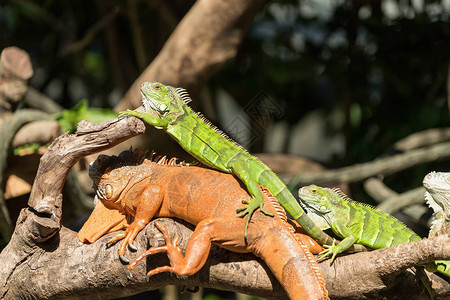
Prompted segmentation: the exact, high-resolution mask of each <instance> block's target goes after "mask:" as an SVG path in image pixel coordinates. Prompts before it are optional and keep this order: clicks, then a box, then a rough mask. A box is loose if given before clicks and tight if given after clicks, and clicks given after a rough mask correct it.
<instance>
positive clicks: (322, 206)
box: [298, 185, 333, 230]
mask: <svg viewBox="0 0 450 300" xmlns="http://www.w3.org/2000/svg"><path fill="white" fill-rule="evenodd" d="M329 191H332V190H329V189H327V188H321V187H319V186H317V185H308V186H304V187H302V188H300V189H299V190H298V196H299V198H300V202H301V203H302V204H303V206H305V208H306V211H307V212H308V216H309V217H310V218H311V219H312V220H313V222H314V223H315V224H316V225H317V226H319V227H320V228H321V229H322V230H325V229H327V228H330V225H329V223H328V222H330V221H331V213H332V212H333V210H332V208H333V203H332V201H333V197H332V194H331V193H330V192H329Z"/></svg>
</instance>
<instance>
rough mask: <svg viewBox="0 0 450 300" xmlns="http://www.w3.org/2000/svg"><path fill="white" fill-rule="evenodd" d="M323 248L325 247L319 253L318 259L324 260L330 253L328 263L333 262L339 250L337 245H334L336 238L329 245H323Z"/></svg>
mask: <svg viewBox="0 0 450 300" xmlns="http://www.w3.org/2000/svg"><path fill="white" fill-rule="evenodd" d="M323 247H324V248H326V250H323V251H322V252H320V253H319V255H320V256H319V261H321V260H324V259H326V258H327V256H329V255H332V256H331V260H330V265H331V264H332V263H333V261H334V259H335V258H336V255H338V253H340V251H339V246H338V245H336V240H333V244H332V245H331V246H329V245H323Z"/></svg>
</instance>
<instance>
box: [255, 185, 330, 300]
mask: <svg viewBox="0 0 450 300" xmlns="http://www.w3.org/2000/svg"><path fill="white" fill-rule="evenodd" d="M261 189H262V192H263V194H264V195H265V196H266V197H267V198H268V199H269V201H270V203H271V204H272V206H273V207H274V209H275V211H276V213H277V215H278V217H279V218H280V219H281V221H282V223H283V225H284V226H285V227H286V229H287V231H288V232H290V233H291V234H292V235H293V237H294V239H295V241H297V244H298V246H299V248H300V249H301V251H300V253H302V254H304V255H305V256H306V259H307V260H308V264H307V265H309V267H310V268H311V269H310V270H309V272H307V273H308V274H309V275H311V276H313V277H314V279H313V280H314V281H315V282H317V283H319V286H320V290H321V292H322V296H321V297H322V299H329V298H328V291H327V289H326V286H325V279H324V278H323V275H322V272H321V271H320V268H319V264H318V263H317V260H316V259H315V258H314V256H313V255H312V253H311V251H310V248H309V247H308V246H307V245H306V244H305V243H304V241H303V239H302V238H301V235H300V234H296V233H295V229H294V227H293V226H292V225H291V224H289V223H288V219H287V216H286V211H285V210H284V209H283V207H282V206H281V205H280V204H279V202H278V200H277V198H275V197H274V196H272V194H270V192H269V190H268V189H266V188H264V187H261ZM274 236H277V234H275V235H274ZM287 240H288V239H286V240H284V239H283V238H281V243H285V241H287ZM289 240H290V239H289ZM277 242H278V241H277ZM275 245H276V244H273V245H272V246H271V248H272V249H273V247H275ZM315 246H319V245H317V244H316V245H315ZM319 247H320V246H319ZM287 248H290V247H287ZM320 248H321V247H320ZM277 249H280V248H277ZM291 249H292V248H291ZM280 255H283V254H281V253H280ZM268 260H269V261H270V259H269V258H264V261H265V262H266V263H267V265H269V267H270V262H268ZM302 268H305V267H302ZM302 273H303V272H300V274H302ZM293 274H297V273H296V272H291V274H290V275H289V274H286V275H288V276H292V275H293ZM303 274H305V273H303ZM290 280H292V279H290ZM294 281H295V280H294ZM282 282H283V283H284V284H287V285H288V284H289V283H290V281H289V280H287V279H283V281H282ZM309 282H310V281H309ZM294 284H295V283H294ZM285 288H286V287H285ZM298 296H299V295H297V297H298Z"/></svg>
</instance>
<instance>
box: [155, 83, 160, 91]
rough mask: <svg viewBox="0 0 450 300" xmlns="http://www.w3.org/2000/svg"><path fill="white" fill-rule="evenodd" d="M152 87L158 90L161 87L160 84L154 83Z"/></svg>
mask: <svg viewBox="0 0 450 300" xmlns="http://www.w3.org/2000/svg"><path fill="white" fill-rule="evenodd" d="M153 88H154V89H155V90H157V91H159V90H160V89H161V86H160V85H159V84H155V85H154V86H153Z"/></svg>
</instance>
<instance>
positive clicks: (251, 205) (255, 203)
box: [236, 198, 273, 239]
mask: <svg viewBox="0 0 450 300" xmlns="http://www.w3.org/2000/svg"><path fill="white" fill-rule="evenodd" d="M242 203H244V204H247V206H241V207H238V208H237V209H236V213H238V214H237V215H236V217H238V218H242V217H244V216H245V215H246V214H248V216H247V220H246V222H245V229H244V236H245V239H247V231H248V224H249V223H250V219H251V217H252V215H253V213H254V212H255V211H256V210H257V209H258V208H259V210H260V211H261V212H262V213H263V214H265V215H266V216H270V217H273V213H271V212H269V211H267V210H265V209H264V208H263V205H264V200H262V201H261V200H258V199H255V198H253V199H252V200H246V199H245V200H242Z"/></svg>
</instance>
